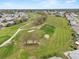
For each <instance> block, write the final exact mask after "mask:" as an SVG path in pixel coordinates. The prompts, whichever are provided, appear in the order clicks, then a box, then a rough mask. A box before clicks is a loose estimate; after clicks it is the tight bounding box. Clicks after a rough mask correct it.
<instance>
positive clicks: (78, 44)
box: [75, 41, 79, 50]
mask: <svg viewBox="0 0 79 59" xmlns="http://www.w3.org/2000/svg"><path fill="white" fill-rule="evenodd" d="M75 44H76V48H77V50H79V41H76V42H75Z"/></svg>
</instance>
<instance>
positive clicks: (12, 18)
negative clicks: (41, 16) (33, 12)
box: [0, 12, 29, 29]
mask: <svg viewBox="0 0 79 59" xmlns="http://www.w3.org/2000/svg"><path fill="white" fill-rule="evenodd" d="M28 18H29V17H28V15H27V14H26V13H24V12H15V13H14V14H8V13H2V14H0V29H1V28H4V27H9V26H12V25H15V24H18V23H21V22H25V21H27V20H28Z"/></svg>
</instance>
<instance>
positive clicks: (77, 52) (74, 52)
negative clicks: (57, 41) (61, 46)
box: [69, 50, 79, 59]
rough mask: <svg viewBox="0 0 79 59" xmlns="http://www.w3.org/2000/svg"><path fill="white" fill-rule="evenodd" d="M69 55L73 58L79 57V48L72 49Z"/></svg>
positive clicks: (78, 58)
mask: <svg viewBox="0 0 79 59" xmlns="http://www.w3.org/2000/svg"><path fill="white" fill-rule="evenodd" d="M69 57H70V58H71V59H79V50H75V51H71V52H70V53H69Z"/></svg>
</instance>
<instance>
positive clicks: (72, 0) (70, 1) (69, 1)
mask: <svg viewBox="0 0 79 59" xmlns="http://www.w3.org/2000/svg"><path fill="white" fill-rule="evenodd" d="M74 2H76V0H67V1H66V3H74Z"/></svg>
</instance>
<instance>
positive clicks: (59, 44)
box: [0, 15, 73, 59]
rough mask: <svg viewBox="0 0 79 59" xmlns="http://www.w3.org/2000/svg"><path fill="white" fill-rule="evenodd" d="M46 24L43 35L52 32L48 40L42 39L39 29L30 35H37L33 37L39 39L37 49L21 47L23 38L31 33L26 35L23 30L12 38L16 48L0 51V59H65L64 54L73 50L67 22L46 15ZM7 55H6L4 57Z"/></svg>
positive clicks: (70, 31)
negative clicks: (58, 58) (30, 58)
mask: <svg viewBox="0 0 79 59" xmlns="http://www.w3.org/2000/svg"><path fill="white" fill-rule="evenodd" d="M46 24H48V25H47V26H45V27H44V28H43V29H44V30H45V33H51V32H53V34H52V35H51V37H50V38H49V39H45V38H43V36H42V34H43V32H42V31H41V30H40V29H39V30H36V31H34V32H33V33H32V34H35V33H36V34H37V35H35V36H36V37H40V38H41V39H39V40H40V45H39V47H30V48H29V47H23V43H24V42H23V40H24V39H25V36H26V38H27V37H28V36H30V35H31V33H28V32H27V30H24V31H22V32H20V33H19V34H18V35H17V36H16V37H15V38H14V44H15V46H16V48H13V46H11V47H10V48H8V47H5V48H2V49H0V58H1V59H3V57H4V58H5V59H28V57H31V56H35V57H36V58H37V59H38V58H40V59H47V58H49V57H51V56H60V57H63V58H64V59H66V58H65V57H64V52H66V51H70V50H73V48H72V47H71V46H73V40H72V38H73V37H72V29H71V28H70V26H69V25H68V22H67V20H66V19H65V18H63V17H55V16H50V15H48V19H47V20H46ZM49 25H51V26H49ZM52 26H54V27H55V30H53V29H54V28H53V27H52ZM49 30H50V31H49ZM13 49H14V50H15V51H16V52H15V51H14V53H11V51H12V50H13ZM7 53H8V55H7V56H6V54H7ZM6 57H7V58H6Z"/></svg>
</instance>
